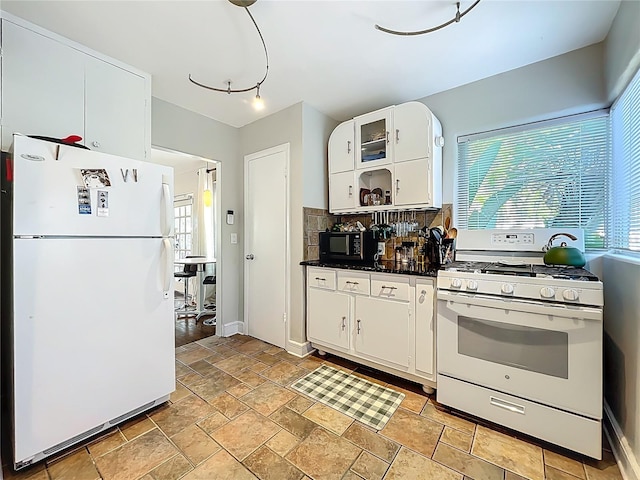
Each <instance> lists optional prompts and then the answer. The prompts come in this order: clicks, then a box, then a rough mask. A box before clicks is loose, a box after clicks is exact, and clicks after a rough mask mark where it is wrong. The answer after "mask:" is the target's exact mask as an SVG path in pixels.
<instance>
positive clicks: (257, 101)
mask: <svg viewBox="0 0 640 480" xmlns="http://www.w3.org/2000/svg"><path fill="white" fill-rule="evenodd" d="M229 2H231V3H232V4H234V5H236V6H238V7H242V8H244V9H245V11H246V12H247V14H248V15H249V18H251V21H252V22H253V25H254V26H255V27H256V30H257V31H258V35H259V36H260V40H261V41H262V47H263V48H264V58H265V63H266V67H265V71H264V76H263V77H262V80H260V81H259V82H257V83H256V84H255V85H254V86H252V87H247V88H231V80H227V82H226V83H227V88H216V87H211V86H209V85H205V84H203V83H200V82H196V81H195V80H194V79H193V78H192V77H191V74H189V81H190V82H191V83H193V84H195V85H198V86H199V87H202V88H206V89H207V90H213V91H214V92H222V93H227V94H229V95H231V94H232V93H243V92H250V91H251V90H256V97H255V98H254V100H253V106H254V108H255V109H256V110H262V109H263V108H264V100H262V98H261V97H260V85H262V84H263V83H264V81H265V80H266V79H267V75H268V74H269V54H268V53H267V45H266V44H265V42H264V37H263V36H262V32H261V31H260V28H258V24H257V23H256V21H255V19H254V18H253V15H251V12H250V11H249V8H248V7H250V6H251V5H253V4H254V3H255V2H256V0H229Z"/></svg>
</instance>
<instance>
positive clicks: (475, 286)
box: [467, 280, 478, 291]
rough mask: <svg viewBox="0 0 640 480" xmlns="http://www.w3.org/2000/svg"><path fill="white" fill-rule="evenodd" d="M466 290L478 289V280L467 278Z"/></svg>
mask: <svg viewBox="0 0 640 480" xmlns="http://www.w3.org/2000/svg"><path fill="white" fill-rule="evenodd" d="M467 290H474V291H476V290H478V282H476V281H475V280H469V281H468V282H467Z"/></svg>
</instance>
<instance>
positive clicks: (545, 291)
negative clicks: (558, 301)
mask: <svg viewBox="0 0 640 480" xmlns="http://www.w3.org/2000/svg"><path fill="white" fill-rule="evenodd" d="M540 296H541V297H542V298H553V297H555V296H556V291H555V290H554V289H553V288H551V287H542V288H541V289H540Z"/></svg>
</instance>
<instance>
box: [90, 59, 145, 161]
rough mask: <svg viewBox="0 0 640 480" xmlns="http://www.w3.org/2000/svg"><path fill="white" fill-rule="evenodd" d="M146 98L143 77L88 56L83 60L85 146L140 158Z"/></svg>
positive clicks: (142, 148)
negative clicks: (124, 126) (123, 126)
mask: <svg viewBox="0 0 640 480" xmlns="http://www.w3.org/2000/svg"><path fill="white" fill-rule="evenodd" d="M146 101H147V100H146V97H145V79H144V78H143V77H141V76H139V75H136V74H135V73H131V72H128V71H126V70H123V69H122V68H119V67H117V66H114V65H111V64H109V63H107V62H103V61H102V60H98V59H96V58H91V57H90V58H88V59H87V61H86V62H85V102H86V103H85V115H86V117H85V142H86V145H87V147H89V148H90V149H91V150H98V151H101V152H108V153H111V154H113V155H121V156H125V157H130V158H137V159H144V158H145V142H144V141H143V140H144V139H145V136H146V128H145V126H146V118H145V116H146ZM122 125H126V126H127V128H122Z"/></svg>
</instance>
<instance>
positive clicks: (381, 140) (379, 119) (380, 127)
mask: <svg viewBox="0 0 640 480" xmlns="http://www.w3.org/2000/svg"><path fill="white" fill-rule="evenodd" d="M392 114H393V109H392V108H383V109H382V110H377V111H375V112H371V113H367V114H366V115H362V116H360V117H356V118H355V131H356V152H355V153H356V167H357V168H368V167H373V166H376V165H385V164H388V163H391V161H392V155H393V152H392V149H393V142H391V139H390V135H391V131H392V128H393V125H392V122H393V116H392Z"/></svg>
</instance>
